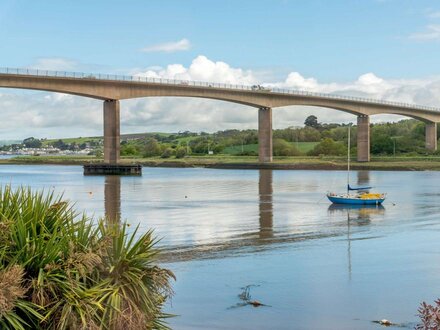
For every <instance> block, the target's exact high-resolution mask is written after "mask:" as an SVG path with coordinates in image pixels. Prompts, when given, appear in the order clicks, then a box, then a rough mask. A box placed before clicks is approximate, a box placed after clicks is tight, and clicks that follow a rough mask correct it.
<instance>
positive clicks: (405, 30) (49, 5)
mask: <svg viewBox="0 0 440 330" xmlns="http://www.w3.org/2000/svg"><path fill="white" fill-rule="evenodd" d="M0 40H1V41H2V42H1V46H0V66H2V67H41V68H44V69H55V70H67V71H86V72H104V73H120V74H146V75H159V76H173V77H177V78H179V77H184V78H188V79H196V78H197V79H204V78H206V79H212V80H222V79H223V78H224V75H226V74H230V76H231V77H233V79H234V81H237V82H244V83H249V82H254V81H256V82H259V83H265V82H266V83H274V84H281V85H282V86H284V87H289V88H301V89H310V90H314V91H326V92H342V93H346V94H350V93H354V94H362V95H364V96H369V97H377V98H386V99H392V100H399V101H406V102H416V103H422V104H427V105H436V106H438V103H440V99H438V97H436V96H435V95H437V91H438V84H437V82H439V81H440V60H439V56H438V54H439V53H440V3H439V2H438V0H437V1H433V0H419V1H416V0H411V1H410V0H332V1H328V0H307V1H299V0H290V1H289V0H259V1H258V0H254V1H249V0H241V1H237V0H235V1H229V0H224V1H220V0H217V1H207V0H204V1H203V0H185V1H178V0H161V1H145V0H143V1H140V0H138V1H137V0H130V1H116V0H106V1H100V0H94V1H90V0H89V1H85V0H76V1H70V0H66V1H49V0H46V1H45V0H40V1H24V0H0ZM203 59H206V60H203ZM219 63H226V64H227V68H226V71H224V70H223V69H224V68H223V67H222V66H221V65H219ZM173 64H178V67H177V69H176V66H171V67H170V65H173ZM220 67H222V68H223V69H221V68H220ZM191 68H192V69H191ZM211 69H212V70H214V69H215V70H214V71H213V72H211V73H209V74H208V73H207V74H205V75H197V74H194V72H200V70H202V71H203V70H208V71H209V70H211ZM176 70H177V71H176ZM222 70H223V71H222ZM182 72H183V73H182ZM289 77H290V78H289ZM231 79H232V78H231ZM223 80H224V79H223ZM373 85H374V86H373ZM372 86H373V87H374V88H373V87H372ZM385 89H386V90H387V92H388V93H382V92H381V91H383V90H385ZM2 95H3V100H5V99H7V100H8V102H9V103H8V104H17V105H16V106H15V107H12V108H14V109H12V110H8V111H9V112H10V113H11V114H14V113H17V112H18V111H23V110H17V109H18V108H19V109H23V108H25V109H26V111H27V113H28V114H29V116H33V117H32V118H33V119H35V118H36V117H38V116H43V113H44V111H49V110H47V108H51V107H53V109H54V110H53V111H56V110H55V109H58V108H59V107H63V109H65V111H67V112H68V111H72V112H73V111H75V109H77V108H78V107H86V108H87V107H88V106H90V107H91V109H93V111H94V112H93V111H92V112H93V113H96V114H95V120H92V121H91V120H87V118H83V121H81V120H80V119H77V121H75V116H72V121H71V122H69V127H70V128H72V132H70V133H67V134H69V135H72V134H75V133H76V132H78V131H81V132H82V133H83V134H87V133H93V132H95V133H99V129H100V128H99V126H100V123H99V120H100V119H101V115H100V112H99V111H100V107H101V106H100V105H99V104H98V103H94V102H91V101H90V102H89V103H84V102H86V101H84V100H78V99H77V98H74V101H72V102H71V107H70V108H68V105H63V103H59V104H52V103H48V105H44V102H45V101H44V98H46V99H50V100H52V101H54V100H59V99H57V98H55V97H54V96H53V95H46V94H44V93H43V94H42V93H38V92H28V91H6V90H5V89H0V106H2V101H1V100H2V98H1V96H2ZM3 102H5V101H3ZM48 102H49V101H48ZM54 102H55V101H54ZM185 102H186V101H185ZM194 102H195V101H194ZM194 102H193V103H192V105H191V104H189V105H187V107H188V108H191V107H194V106H195V105H197V107H200V108H202V110H200V111H202V112H201V113H200V116H199V117H200V118H199V117H198V118H194V122H191V123H185V122H183V121H178V120H176V121H175V122H173V123H169V122H168V124H167V122H166V121H164V120H162V119H161V120H160V121H158V122H154V121H153V122H151V120H150V121H148V120H147V119H145V118H149V119H151V117H152V116H153V117H154V116H156V115H155V114H153V113H151V111H152V110H151V109H152V108H154V106H157V107H158V109H160V108H161V107H164V106H165V105H166V106H168V107H169V106H171V103H169V101H168V100H166V101H163V102H162V103H163V104H162V105H161V106H159V105H157V104H156V103H154V102H153V104H152V101H151V100H145V101H144V103H139V102H132V103H128V104H127V109H130V110H127V111H128V112H129V114H130V116H131V117H130V116H129V117H130V118H131V119H122V125H123V126H124V127H125V128H126V130H128V131H133V130H135V131H139V130H140V131H143V130H145V128H146V129H149V130H159V129H160V130H164V131H178V130H184V129H194V130H208V131H209V130H216V129H221V128H223V129H225V128H229V126H228V123H230V125H231V126H233V125H235V126H237V125H242V126H243V127H250V126H252V127H253V126H255V125H254V119H251V117H246V116H245V117H242V118H237V115H236V114H235V115H231V116H229V117H228V115H225V116H223V119H222V120H223V123H226V124H225V125H223V126H221V127H220V126H214V125H209V120H208V119H207V118H202V117H203V115H204V113H209V111H208V109H211V110H212V111H214V110H213V109H214V108H215V107H217V106H218V107H224V105H223V104H220V103H218V104H217V103H215V101H210V102H211V103H209V104H208V103H200V102H198V103H197V102H195V103H194ZM212 102H214V103H212ZM65 103H66V102H65ZM87 104H88V105H87ZM8 107H9V108H11V106H8ZM231 107H232V108H234V107H235V105H233V106H231ZM69 109H70V110H69ZM140 109H141V110H140ZM203 109H204V110H203ZM234 109H235V108H234ZM14 111H16V112H14ZM203 111H205V112H203ZM231 111H235V110H231ZM156 112H160V111H156ZM22 113H23V112H22ZM139 114H142V116H140V115H139ZM339 114H340V113H337V114H335V113H333V112H332V113H331V116H327V117H326V113H323V115H322V119H323V120H324V121H331V120H342V121H346V120H349V119H348V118H347V117H341V116H339ZM168 115H169V114H168ZM304 115H305V112H301V111H299V112H298V115H297V116H296V117H295V116H293V115H292V114H290V115H286V116H285V117H282V116H281V117H280V118H281V119H280V121H279V124H277V121H276V120H275V125H281V122H282V123H283V124H282V125H281V126H283V125H284V126H286V125H297V124H300V123H302V122H303V118H302V116H304ZM139 116H140V117H139ZM173 116H178V114H175V113H173ZM234 116H235V117H234ZM142 118H144V121H143V122H142V120H141V119H142ZM154 118H156V117H154ZM252 118H253V117H252ZM156 119H158V118H156ZM130 120H132V121H131V122H130ZM182 120H183V119H182ZM84 121H87V122H89V123H90V122H93V123H94V126H93V125H92V126H89V127H88V128H87V130H86V131H84V130H85V128H84V125H83V124H84ZM27 122H32V123H34V124H33V126H34V127H32V129H31V128H30V127H26V128H25V126H26V123H22V124H17V126H16V127H12V128H10V133H5V132H6V131H5V130H2V127H1V125H0V137H5V136H8V137H9V136H10V135H11V134H12V133H13V132H16V130H17V129H23V132H24V133H23V134H28V132H32V130H33V131H37V132H39V133H40V134H55V135H56V134H58V133H59V132H63V133H65V132H66V130H65V129H63V128H62V127H61V128H60V126H59V125H62V124H63V122H58V123H57V122H53V123H52V124H51V125H52V126H48V125H47V123H46V121H43V120H41V119H38V118H37V119H35V121H32V120H30V121H27ZM136 123H139V125H137V124H136ZM150 124H151V125H150ZM20 125H22V126H20ZM149 125H150V126H149ZM183 126H185V127H183ZM38 129H40V131H38Z"/></svg>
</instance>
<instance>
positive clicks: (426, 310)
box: [416, 299, 440, 330]
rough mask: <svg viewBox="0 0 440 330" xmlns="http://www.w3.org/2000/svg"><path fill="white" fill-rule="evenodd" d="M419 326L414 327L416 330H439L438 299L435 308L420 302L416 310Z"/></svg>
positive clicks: (439, 306) (439, 312)
mask: <svg viewBox="0 0 440 330" xmlns="http://www.w3.org/2000/svg"><path fill="white" fill-rule="evenodd" d="M418 312H419V314H418V316H419V318H420V320H421V321H422V323H421V324H418V325H417V326H416V329H417V330H422V329H426V330H435V329H440V299H437V300H436V301H435V306H433V305H429V304H427V303H426V302H422V304H421V305H420V307H419V310H418Z"/></svg>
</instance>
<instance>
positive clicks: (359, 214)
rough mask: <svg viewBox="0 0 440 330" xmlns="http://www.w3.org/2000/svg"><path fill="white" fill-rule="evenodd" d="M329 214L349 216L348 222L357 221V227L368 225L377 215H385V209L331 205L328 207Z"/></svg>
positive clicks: (379, 206) (377, 206)
mask: <svg viewBox="0 0 440 330" xmlns="http://www.w3.org/2000/svg"><path fill="white" fill-rule="evenodd" d="M328 212H329V214H334V215H338V214H340V215H345V214H346V215H347V220H351V221H352V222H353V221H355V222H356V224H357V225H367V224H369V223H370V222H371V218H373V217H374V216H376V215H383V214H384V213H385V207H384V206H383V205H347V204H331V205H330V206H329V207H328Z"/></svg>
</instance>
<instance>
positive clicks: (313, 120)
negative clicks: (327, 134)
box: [304, 115, 320, 129]
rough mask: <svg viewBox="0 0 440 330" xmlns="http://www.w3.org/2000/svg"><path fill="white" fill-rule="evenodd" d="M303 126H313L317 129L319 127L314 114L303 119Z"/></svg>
mask: <svg viewBox="0 0 440 330" xmlns="http://www.w3.org/2000/svg"><path fill="white" fill-rule="evenodd" d="M304 126H308V127H313V128H316V129H318V128H319V127H320V125H319V123H318V118H317V117H316V116H314V115H311V116H308V117H307V118H306V120H305V121H304Z"/></svg>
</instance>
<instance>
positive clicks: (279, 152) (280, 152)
mask: <svg viewBox="0 0 440 330" xmlns="http://www.w3.org/2000/svg"><path fill="white" fill-rule="evenodd" d="M273 155H274V156H299V155H301V152H300V151H299V150H298V149H297V148H296V147H295V146H294V145H292V144H290V143H289V142H287V141H286V140H284V139H274V140H273Z"/></svg>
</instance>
